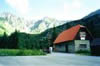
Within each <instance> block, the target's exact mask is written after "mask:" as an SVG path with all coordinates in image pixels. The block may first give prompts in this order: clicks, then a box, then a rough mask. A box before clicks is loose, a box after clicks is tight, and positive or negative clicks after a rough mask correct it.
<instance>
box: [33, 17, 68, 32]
mask: <svg viewBox="0 0 100 66" xmlns="http://www.w3.org/2000/svg"><path fill="white" fill-rule="evenodd" d="M66 22H68V21H59V20H56V19H54V18H49V17H45V18H43V19H42V20H38V21H37V22H35V23H34V26H32V27H31V30H32V32H33V33H36V34H37V33H41V32H43V31H45V30H47V29H49V28H53V27H57V26H60V25H62V24H64V23H66Z"/></svg>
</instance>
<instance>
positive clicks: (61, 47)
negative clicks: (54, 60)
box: [54, 44, 66, 52]
mask: <svg viewBox="0 0 100 66" xmlns="http://www.w3.org/2000/svg"><path fill="white" fill-rule="evenodd" d="M65 50H66V46H65V44H59V45H55V50H54V51H58V52H65Z"/></svg>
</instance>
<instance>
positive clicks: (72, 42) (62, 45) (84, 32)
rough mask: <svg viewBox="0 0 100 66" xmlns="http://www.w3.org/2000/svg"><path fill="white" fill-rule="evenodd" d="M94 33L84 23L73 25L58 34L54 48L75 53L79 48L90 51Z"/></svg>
mask: <svg viewBox="0 0 100 66" xmlns="http://www.w3.org/2000/svg"><path fill="white" fill-rule="evenodd" d="M91 40H92V35H91V33H90V32H89V30H88V29H87V28H86V27H85V26H82V25H76V26H74V27H71V28H69V29H67V30H65V31H63V32H62V33H60V34H59V35H58V37H57V38H56V40H55V41H54V50H55V51H59V52H68V53H74V52H77V51H79V50H87V51H90V41H91Z"/></svg>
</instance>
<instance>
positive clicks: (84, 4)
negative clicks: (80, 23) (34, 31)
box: [0, 0, 100, 20]
mask: <svg viewBox="0 0 100 66" xmlns="http://www.w3.org/2000/svg"><path fill="white" fill-rule="evenodd" d="M99 4H100V0H0V13H4V12H8V13H12V14H15V15H18V16H21V17H25V18H32V19H41V18H44V17H51V18H55V19H58V20H77V19H81V18H82V17H84V16H86V15H88V14H89V13H91V12H93V11H95V10H98V9H100V5H99Z"/></svg>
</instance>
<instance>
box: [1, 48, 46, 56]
mask: <svg viewBox="0 0 100 66" xmlns="http://www.w3.org/2000/svg"><path fill="white" fill-rule="evenodd" d="M34 55H45V53H44V52H43V51H42V50H25V49H0V56H34Z"/></svg>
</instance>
